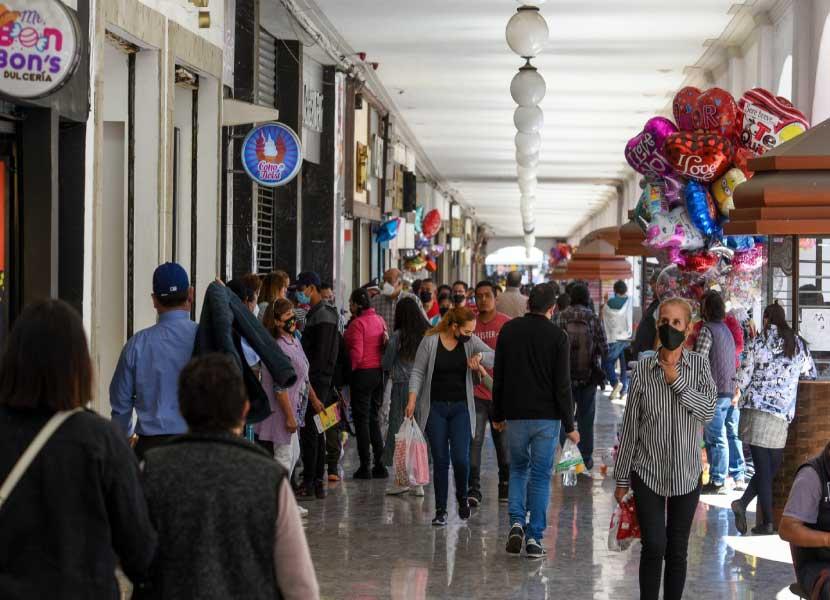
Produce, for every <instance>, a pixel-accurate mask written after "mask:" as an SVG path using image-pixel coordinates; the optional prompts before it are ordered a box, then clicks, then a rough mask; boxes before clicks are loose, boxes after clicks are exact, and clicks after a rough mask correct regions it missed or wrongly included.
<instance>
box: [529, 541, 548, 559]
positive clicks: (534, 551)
mask: <svg viewBox="0 0 830 600" xmlns="http://www.w3.org/2000/svg"><path fill="white" fill-rule="evenodd" d="M525 554H527V557H528V558H545V556H547V554H548V553H547V552H546V551H545V549H544V548H543V547H542V543H541V542H537V541H536V540H534V539H533V538H530V539H529V540H527V544H525Z"/></svg>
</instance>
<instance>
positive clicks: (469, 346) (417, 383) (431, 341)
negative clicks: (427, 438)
mask: <svg viewBox="0 0 830 600" xmlns="http://www.w3.org/2000/svg"><path fill="white" fill-rule="evenodd" d="M440 337H441V336H440V334H437V333H436V334H435V335H427V336H425V337H424V339H423V340H421V345H420V346H418V353H417V354H416V355H415V362H414V363H413V365H412V374H411V375H410V376H409V392H410V393H413V392H414V393H415V394H418V401H417V404H416V414H419V415H420V419H419V423H418V425H419V426H420V428H421V430H422V431H423V430H424V428H425V427H426V424H427V419H428V418H429V407H430V397H429V396H430V390H431V389H432V370H433V368H434V367H435V355H436V354H438V340H439V339H440ZM464 352H466V354H467V358H468V359H469V358H470V357H472V356H473V355H475V354H478V353H479V352H480V353H481V364H483V365H484V366H485V367H492V366H493V360H494V358H495V355H496V353H495V352H493V349H492V348H490V346H488V345H487V344H485V343H484V342H482V341H481V340H480V339H479V338H478V337H477V336H475V335H474V336H472V337H471V338H470V341H469V342H467V343H466V344H464ZM467 410H468V412H469V413H470V431H472V432H473V436H475V431H476V405H475V398H474V397H473V372H472V371H470V370H469V369H467Z"/></svg>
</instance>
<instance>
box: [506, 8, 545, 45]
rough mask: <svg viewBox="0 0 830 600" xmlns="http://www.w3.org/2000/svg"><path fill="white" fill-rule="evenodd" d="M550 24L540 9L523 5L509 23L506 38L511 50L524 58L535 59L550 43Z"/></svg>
mask: <svg viewBox="0 0 830 600" xmlns="http://www.w3.org/2000/svg"><path fill="white" fill-rule="evenodd" d="M548 33H549V32H548V24H547V23H546V22H545V19H544V17H543V16H542V15H541V14H539V7H537V6H527V5H523V6H520V7H519V8H518V10H517V11H516V14H515V15H513V16H512V17H511V18H510V20H509V21H508V22H507V29H506V30H505V37H506V38H507V45H508V46H510V49H511V50H512V51H513V52H515V53H516V54H518V55H519V56H521V57H522V58H533V57H534V56H538V54H539V53H540V52H541V51H542V50H543V49H544V48H545V45H546V44H547V43H548Z"/></svg>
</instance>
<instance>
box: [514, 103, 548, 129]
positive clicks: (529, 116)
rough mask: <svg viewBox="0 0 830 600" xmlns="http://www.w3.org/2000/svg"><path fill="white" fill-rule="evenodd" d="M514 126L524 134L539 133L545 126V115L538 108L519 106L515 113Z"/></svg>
mask: <svg viewBox="0 0 830 600" xmlns="http://www.w3.org/2000/svg"><path fill="white" fill-rule="evenodd" d="M513 124H514V125H515V126H516V129H517V130H519V131H521V132H522V133H539V132H540V131H541V130H542V127H544V125H545V114H544V113H543V112H542V109H541V108H539V107H538V106H519V107H518V108H516V111H515V112H514V113H513Z"/></svg>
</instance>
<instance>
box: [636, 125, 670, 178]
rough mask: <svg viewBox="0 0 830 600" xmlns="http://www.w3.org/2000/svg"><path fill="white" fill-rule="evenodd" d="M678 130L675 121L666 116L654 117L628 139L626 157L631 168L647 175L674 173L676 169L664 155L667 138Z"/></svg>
mask: <svg viewBox="0 0 830 600" xmlns="http://www.w3.org/2000/svg"><path fill="white" fill-rule="evenodd" d="M676 132H677V127H675V125H674V123H672V122H671V121H669V120H668V119H666V118H664V117H652V118H651V119H649V120H648V121H646V124H645V126H644V127H643V130H642V131H641V132H640V133H638V134H637V135H635V136H634V137H633V138H631V139H630V140H628V143H627V144H626V145H625V159H626V160H627V161H628V164H629V165H631V168H632V169H634V170H635V171H637V172H638V173H641V174H643V175H646V176H652V177H664V176H666V175H672V174H673V173H674V169H673V168H672V166H671V164H670V163H669V161H668V160H666V157H665V156H664V155H663V146H664V145H665V143H666V138H667V137H668V136H669V135H671V134H672V133H676Z"/></svg>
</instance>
